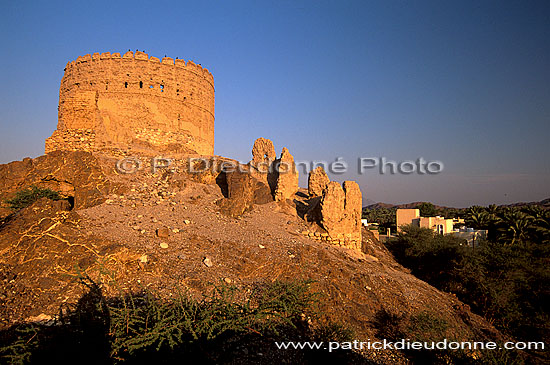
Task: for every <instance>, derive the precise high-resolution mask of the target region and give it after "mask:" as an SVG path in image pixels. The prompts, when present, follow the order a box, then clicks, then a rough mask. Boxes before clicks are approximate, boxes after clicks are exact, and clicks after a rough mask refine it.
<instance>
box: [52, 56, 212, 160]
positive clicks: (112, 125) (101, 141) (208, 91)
mask: <svg viewBox="0 0 550 365" xmlns="http://www.w3.org/2000/svg"><path fill="white" fill-rule="evenodd" d="M128 147H132V148H133V149H134V150H139V149H143V150H156V151H170V152H190V153H191V152H196V153H198V154H204V155H212V154H213V153H214V78H213V76H212V74H211V73H210V72H209V71H208V70H207V69H205V68H202V67H201V66H200V65H196V64H195V63H193V62H192V61H188V62H187V63H186V62H185V61H184V60H179V59H176V60H175V61H174V60H173V59H172V58H170V57H164V58H163V59H162V61H161V60H159V59H158V58H156V57H149V56H148V55H147V54H146V53H143V52H136V53H135V55H134V53H133V52H130V51H129V52H126V53H125V54H124V56H122V57H121V56H120V54H119V53H113V54H111V53H109V52H106V53H102V54H99V53H94V54H93V55H92V56H90V55H86V56H81V57H78V59H77V60H76V61H72V62H69V63H68V64H67V66H66V68H65V74H64V76H63V79H62V80H61V87H60V90H59V115H58V125H57V130H56V131H55V132H54V133H53V135H52V136H51V137H50V138H48V139H47V140H46V153H47V152H50V151H53V150H58V149H61V150H92V151H93V150H100V149H103V148H121V149H127V148H128Z"/></svg>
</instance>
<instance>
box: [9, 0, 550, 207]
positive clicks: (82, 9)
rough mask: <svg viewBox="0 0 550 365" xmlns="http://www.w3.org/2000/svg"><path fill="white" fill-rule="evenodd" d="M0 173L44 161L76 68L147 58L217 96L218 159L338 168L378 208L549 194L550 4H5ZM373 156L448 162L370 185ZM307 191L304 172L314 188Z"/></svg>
mask: <svg viewBox="0 0 550 365" xmlns="http://www.w3.org/2000/svg"><path fill="white" fill-rule="evenodd" d="M0 6H1V8H0V10H1V11H0V18H1V19H0V20H1V21H0V31H1V32H2V33H1V34H2V40H3V41H2V57H1V58H0V69H1V70H2V71H1V72H0V74H1V76H2V79H1V80H2V86H3V87H2V88H0V100H1V105H2V108H1V109H0V163H5V162H9V161H13V160H19V159H22V158H23V157H26V156H30V157H36V156H39V155H41V154H42V153H43V148H44V139H45V138H46V137H49V136H50V135H51V133H52V132H53V130H54V129H55V127H56V124H57V104H58V96H59V83H60V80H61V77H62V76H63V68H64V67H65V64H66V63H67V61H70V60H74V59H76V58H77V57H78V56H80V55H84V54H87V53H93V52H106V51H109V52H124V51H126V50H128V49H132V50H135V49H140V50H145V51H146V52H147V53H149V55H152V56H156V57H163V56H164V55H168V56H170V57H174V58H175V57H179V58H183V59H192V60H193V61H195V62H196V63H201V64H202V65H203V66H205V67H207V68H208V69H209V70H210V71H211V72H212V73H213V75H214V80H215V85H216V146H215V152H216V154H219V155H223V156H227V157H232V158H236V159H239V160H242V161H248V160H249V159H250V151H251V148H252V144H253V141H254V139H256V138H257V137H266V138H270V139H272V140H273V141H274V143H275V147H276V150H277V151H278V153H280V150H281V149H282V148H283V147H287V148H289V150H290V152H291V153H292V154H293V155H294V157H295V158H296V159H297V160H300V161H303V160H315V161H334V160H335V159H336V158H337V157H341V158H342V159H343V160H345V161H346V162H347V163H348V164H349V165H350V166H351V168H350V170H349V172H347V173H345V174H342V175H332V176H331V178H332V179H334V180H337V181H343V180H346V179H352V180H356V181H357V182H358V183H359V185H360V186H361V190H362V192H363V196H364V199H365V200H366V199H371V200H374V201H383V202H391V203H403V202H411V201H422V200H427V201H432V202H434V203H436V204H442V205H450V206H458V207H463V206H469V205H472V204H482V205H486V204H490V203H497V204H501V203H509V202H516V201H534V200H541V199H544V198H547V197H550V189H549V186H550V149H549V146H548V144H549V141H550V3H549V2H548V1H376V2H375V1H273V2H268V1H192V2H187V1H174V2H167V1H156V2H151V1H147V2H140V1H128V2H124V1H116V2H102V1H94V2H91V1H90V2H80V1H72V2H58V1H48V2H43V1H34V2H32V1H29V2H22V1H3V2H2V4H1V5H0ZM360 157H386V158H387V159H388V160H394V161H397V162H400V161H404V160H416V159H417V158H419V157H423V158H424V159H426V160H428V161H433V160H439V161H442V162H443V163H444V166H445V168H444V170H443V171H442V172H441V173H440V174H436V175H416V174H413V175H399V174H395V175H390V174H383V175H382V174H380V173H378V171H377V170H374V169H372V170H368V172H367V173H364V174H358V172H357V168H356V167H355V166H356V165H357V159H358V158H360ZM300 182H301V185H302V186H305V185H306V184H307V183H306V179H305V176H303V177H302V178H301V181H300Z"/></svg>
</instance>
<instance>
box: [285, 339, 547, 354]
mask: <svg viewBox="0 0 550 365" xmlns="http://www.w3.org/2000/svg"><path fill="white" fill-rule="evenodd" d="M275 345H276V346H277V348H278V349H279V350H328V351H329V352H332V351H335V350H364V349H366V350H539V351H540V350H544V348H545V346H544V345H545V344H544V342H504V343H502V344H499V343H497V342H491V341H488V342H482V341H463V342H461V341H448V340H447V339H444V340H442V341H437V342H435V341H432V342H427V341H426V342H424V341H411V340H408V339H402V340H398V341H388V340H385V339H384V340H380V341H357V340H355V341H348V342H315V341H305V342H293V341H288V342H275Z"/></svg>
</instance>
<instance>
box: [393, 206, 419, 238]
mask: <svg viewBox="0 0 550 365" xmlns="http://www.w3.org/2000/svg"><path fill="white" fill-rule="evenodd" d="M396 214H397V232H401V226H403V225H407V224H415V220H416V219H418V218H420V209H397V213H396Z"/></svg>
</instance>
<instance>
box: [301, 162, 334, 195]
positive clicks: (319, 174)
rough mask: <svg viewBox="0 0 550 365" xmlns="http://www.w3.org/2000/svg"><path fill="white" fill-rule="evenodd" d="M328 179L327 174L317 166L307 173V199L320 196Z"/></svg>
mask: <svg viewBox="0 0 550 365" xmlns="http://www.w3.org/2000/svg"><path fill="white" fill-rule="evenodd" d="M329 182H330V179H329V178H328V176H327V173H326V172H325V170H324V169H323V168H322V167H321V166H317V168H315V169H314V170H312V171H310V172H309V176H308V180H307V190H308V194H309V197H310V198H312V197H314V196H322V195H323V190H324V189H325V188H326V187H327V185H328V183H329Z"/></svg>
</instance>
